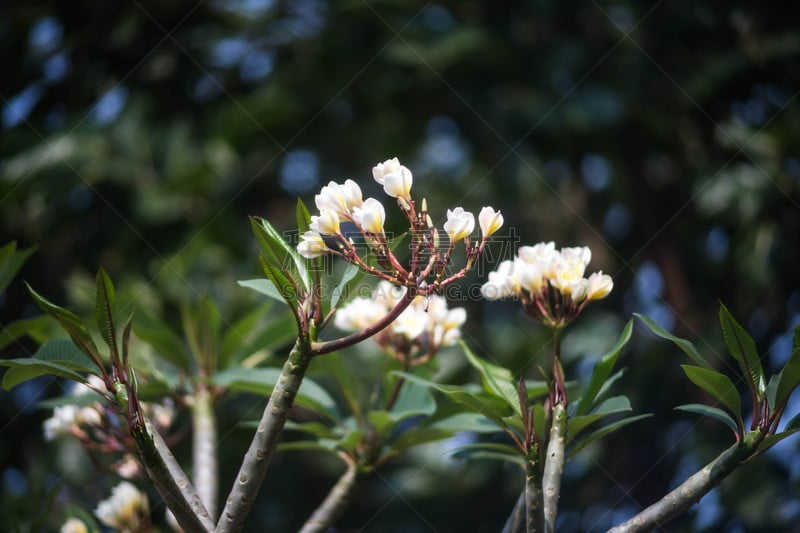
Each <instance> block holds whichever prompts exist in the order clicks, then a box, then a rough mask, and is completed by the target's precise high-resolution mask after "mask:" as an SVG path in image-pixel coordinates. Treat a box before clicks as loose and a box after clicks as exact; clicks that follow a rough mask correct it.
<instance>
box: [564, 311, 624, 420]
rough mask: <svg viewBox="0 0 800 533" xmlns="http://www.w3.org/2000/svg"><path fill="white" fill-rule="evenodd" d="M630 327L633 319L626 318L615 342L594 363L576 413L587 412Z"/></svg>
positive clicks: (620, 349) (612, 365) (615, 360)
mask: <svg viewBox="0 0 800 533" xmlns="http://www.w3.org/2000/svg"><path fill="white" fill-rule="evenodd" d="M632 329H633V319H631V320H628V323H627V324H625V327H624V328H623V329H622V333H621V334H620V336H619V339H618V340H617V343H616V344H615V345H614V346H612V347H611V349H610V350H609V351H608V352H606V353H605V354H604V355H603V356H602V357H600V359H599V360H598V361H597V362H596V363H595V365H594V370H592V377H591V378H590V379H589V384H588V385H587V386H586V390H585V391H584V392H583V394H582V395H581V398H580V400H578V403H577V405H576V406H575V413H576V414H577V415H584V414H586V413H588V412H589V409H590V408H591V406H592V403H593V402H594V400H595V398H596V397H597V394H598V393H599V392H600V389H601V388H602V386H603V384H604V383H605V381H606V379H607V378H608V375H609V374H610V373H611V369H613V368H614V365H615V364H616V362H617V359H619V354H620V352H622V348H623V347H624V346H625V345H626V344H627V343H628V340H630V338H631V331H632Z"/></svg>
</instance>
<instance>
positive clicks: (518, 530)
mask: <svg viewBox="0 0 800 533" xmlns="http://www.w3.org/2000/svg"><path fill="white" fill-rule="evenodd" d="M524 523H525V487H522V492H520V493H519V498H517V502H516V503H515V504H514V509H512V510H511V514H510V515H508V518H507V519H506V523H505V525H504V526H503V531H502V533H522V531H523V527H524V526H523V524H524Z"/></svg>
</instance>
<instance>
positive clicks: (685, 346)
mask: <svg viewBox="0 0 800 533" xmlns="http://www.w3.org/2000/svg"><path fill="white" fill-rule="evenodd" d="M633 316H635V317H636V318H638V319H639V320H641V321H642V322H643V323H644V325H645V326H647V328H648V329H649V330H650V331H652V332H653V333H654V334H655V335H657V336H658V337H661V338H662V339H666V340H668V341H672V342H673V343H674V344H675V345H676V346H677V347H678V348H680V349H681V350H683V353H685V354H686V355H688V356H689V358H690V359H691V360H692V361H694V362H695V363H696V364H698V365H700V366H701V367H703V368H711V364H709V362H708V361H706V360H705V358H704V357H703V356H702V355H700V352H699V351H697V348H695V346H694V344H692V343H691V342H690V341H688V340H686V339H682V338H680V337H676V336H675V335H673V334H672V333H670V332H669V331H667V330H666V329H664V328H662V327H661V326H659V325H658V324H656V323H655V322H653V321H652V320H651V319H650V318H648V317H646V316H644V315H642V314H639V313H634V314H633Z"/></svg>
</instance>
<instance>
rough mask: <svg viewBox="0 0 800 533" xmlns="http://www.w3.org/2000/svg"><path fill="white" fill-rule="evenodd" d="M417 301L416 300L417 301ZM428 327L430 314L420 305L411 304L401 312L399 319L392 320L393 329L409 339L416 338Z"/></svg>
mask: <svg viewBox="0 0 800 533" xmlns="http://www.w3.org/2000/svg"><path fill="white" fill-rule="evenodd" d="M415 303H416V302H415ZM427 327H428V314H427V313H426V312H425V309H424V308H422V307H421V306H419V305H410V306H409V307H407V308H406V310H405V311H403V312H402V313H400V316H399V317H397V320H395V321H394V322H392V325H391V328H392V331H393V332H394V333H395V334H397V335H403V336H404V337H405V338H407V339H409V340H412V341H413V340H414V339H416V338H417V337H419V336H420V335H422V334H423V333H424V332H425V330H426V329H427Z"/></svg>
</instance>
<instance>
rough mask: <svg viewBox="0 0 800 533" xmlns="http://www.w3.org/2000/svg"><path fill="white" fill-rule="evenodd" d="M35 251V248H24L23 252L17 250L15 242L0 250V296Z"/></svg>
mask: <svg viewBox="0 0 800 533" xmlns="http://www.w3.org/2000/svg"><path fill="white" fill-rule="evenodd" d="M36 249H37V247H36V246H32V247H30V248H26V249H25V250H17V242H16V241H12V242H10V243H8V244H6V245H5V246H3V247H2V248H0V294H3V293H4V292H5V290H6V288H7V287H8V286H9V284H10V283H11V280H13V279H14V276H16V275H17V273H18V272H19V270H20V269H21V268H22V265H23V264H25V261H27V260H28V258H29V257H30V256H31V254H32V253H33V252H35V251H36Z"/></svg>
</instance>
